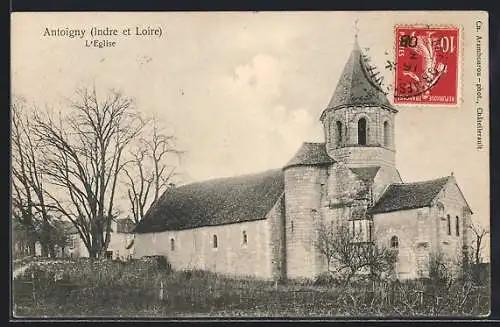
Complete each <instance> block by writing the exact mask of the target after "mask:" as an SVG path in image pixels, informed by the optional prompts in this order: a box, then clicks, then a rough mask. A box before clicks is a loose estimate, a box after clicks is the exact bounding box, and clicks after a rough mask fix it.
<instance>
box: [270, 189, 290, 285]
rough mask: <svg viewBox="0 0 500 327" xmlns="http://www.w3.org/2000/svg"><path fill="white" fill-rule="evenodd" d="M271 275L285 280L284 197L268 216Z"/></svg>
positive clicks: (276, 278)
mask: <svg viewBox="0 0 500 327" xmlns="http://www.w3.org/2000/svg"><path fill="white" fill-rule="evenodd" d="M268 222H269V231H270V238H269V247H270V249H271V273H272V276H273V279H275V280H284V279H286V243H285V196H284V195H283V196H282V197H281V198H280V199H279V200H278V201H277V202H276V204H275V205H274V207H273V209H271V211H270V212H269V214H268Z"/></svg>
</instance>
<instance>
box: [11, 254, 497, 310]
mask: <svg viewBox="0 0 500 327" xmlns="http://www.w3.org/2000/svg"><path fill="white" fill-rule="evenodd" d="M13 302H14V304H15V305H14V315H15V317H71V318H76V317H87V318H88V317H126V318H132V317H168V318H175V317H182V318H188V317H241V318H253V317H278V318H280V317H285V318H287V317H290V318H293V317H316V318H330V317H415V316H448V317H452V316H453V317H457V316H462V317H463V316H476V317H477V316H485V315H487V314H488V313H489V306H490V305H489V303H490V299H489V287H487V286H481V285H475V284H473V283H469V282H468V283H453V284H449V285H446V287H444V288H440V289H439V290H437V289H436V288H433V289H432V290H431V289H430V288H429V287H428V286H423V285H422V284H419V283H415V282H405V283H400V282H396V283H390V284H387V283H385V284H377V286H376V287H375V286H374V284H373V283H372V284H370V285H368V284H366V283H362V282H360V281H359V282H356V283H355V284H352V285H349V286H348V287H345V286H344V285H337V284H332V283H325V282H320V281H319V280H317V281H306V280H305V281H290V282H287V283H286V284H278V283H275V282H270V281H269V282H268V281H260V280H256V279H250V278H248V279H234V278H230V277H226V276H221V275H217V274H213V273H209V272H205V271H171V270H170V268H169V266H168V264H167V263H166V262H158V261H157V260H152V259H149V260H133V261H130V262H118V261H104V260H99V261H90V260H88V259H79V260H73V261H70V260H58V261H53V260H52V261H34V262H31V263H30V264H29V266H28V267H27V268H25V269H23V271H22V273H21V274H19V276H17V277H16V278H15V280H14V284H13Z"/></svg>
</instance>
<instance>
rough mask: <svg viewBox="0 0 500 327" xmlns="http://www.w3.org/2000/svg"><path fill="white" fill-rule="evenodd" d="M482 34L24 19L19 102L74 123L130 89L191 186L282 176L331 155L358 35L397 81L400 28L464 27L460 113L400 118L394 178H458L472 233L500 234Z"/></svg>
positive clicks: (242, 22) (388, 20) (16, 41)
mask: <svg viewBox="0 0 500 327" xmlns="http://www.w3.org/2000/svg"><path fill="white" fill-rule="evenodd" d="M356 20H358V22H357V27H355V21H356ZM474 21H475V17H472V16H467V13H454V14H450V13H447V14H444V15H443V14H439V13H411V12H409V13H399V14H396V13H393V14H387V13H385V14H381V13H377V12H373V13H368V12H366V13H355V12H337V13H335V12H275V13H263V12H259V13H251V12H247V13H14V14H13V15H12V24H13V25H12V32H11V33H12V47H11V54H12V57H11V58H12V61H11V75H12V92H13V93H14V94H16V95H22V96H24V97H26V98H28V99H29V100H30V101H33V102H35V103H37V104H38V105H48V106H51V107H54V108H58V109H60V110H62V111H64V110H68V106H67V104H66V102H65V100H64V98H65V97H68V96H71V95H72V94H73V92H74V90H75V89H76V88H77V87H78V86H80V85H89V84H91V83H95V85H96V87H97V88H98V90H102V92H105V91H106V90H107V89H109V88H118V89H120V90H122V91H123V92H124V94H126V95H127V96H131V97H134V98H135V99H136V104H137V108H138V109H139V110H140V111H141V112H144V114H146V115H153V114H155V115H157V116H158V117H159V118H160V119H161V120H162V122H163V123H164V124H165V125H166V126H168V128H169V129H170V130H171V131H173V133H174V134H175V135H176V137H177V138H178V145H179V147H180V148H181V149H182V150H185V151H186V153H185V154H184V155H183V158H182V176H183V178H184V182H192V181H200V180H205V179H210V178H215V177H222V176H234V175H240V174H245V173H252V172H259V171H263V170H267V169H271V168H279V167H282V166H283V165H284V164H285V163H286V162H287V161H288V160H289V159H290V158H291V157H292V156H293V155H294V153H295V152H296V151H297V150H298V148H299V147H300V145H301V144H302V142H305V141H314V142H322V141H324V139H323V138H324V136H323V130H322V125H321V123H320V121H319V117H320V114H321V112H322V110H323V109H324V108H325V106H326V105H327V104H328V101H329V100H330V97H331V95H332V94H333V91H334V89H335V86H336V83H337V81H338V78H339V77H340V74H341V72H342V69H343V67H344V64H345V63H346V61H347V59H348V57H349V54H350V52H351V50H352V47H353V43H354V34H355V31H358V35H359V36H358V38H359V44H360V46H361V48H362V50H363V51H364V52H365V53H367V54H368V55H369V56H370V57H371V58H372V61H373V62H374V64H375V65H376V66H378V68H379V70H380V71H381V73H382V74H384V76H385V77H386V78H385V80H386V81H391V80H392V79H393V76H392V72H391V71H389V70H387V69H385V68H384V66H385V63H386V60H393V57H394V46H395V42H394V25H395V24H402V23H404V24H410V23H411V22H415V23H422V24H425V23H433V24H434V23H439V24H457V25H460V26H461V27H462V39H461V41H462V66H461V67H460V68H459V69H460V81H461V83H460V85H461V86H460V90H459V92H460V93H461V101H460V103H459V104H458V105H457V106H455V107H436V106H432V107H431V106H401V105H399V106H397V108H398V109H399V113H398V114H397V117H396V126H395V130H396V132H395V133H396V136H395V137H396V164H397V167H398V170H399V172H400V174H401V176H402V178H403V180H404V181H405V182H412V181H420V180H426V179H432V178H437V177H442V176H448V175H450V174H451V172H453V173H454V176H455V178H456V180H457V182H458V184H459V186H460V188H461V189H462V191H463V193H464V195H465V197H466V198H467V201H468V202H469V204H470V206H471V207H472V210H473V212H474V215H473V217H474V219H476V220H477V221H479V222H480V223H481V224H482V225H484V226H488V223H489V154H488V152H489V150H488V146H489V144H488V139H487V137H488V136H487V128H488V126H487V125H485V131H484V133H485V139H484V141H485V142H484V143H485V147H484V148H483V149H482V150H477V149H476V143H475V142H476V134H475V133H476V112H475V109H474V106H473V104H472V102H473V99H472V96H473V92H474V87H475V86H474V84H473V82H472V74H473V72H474V64H473V63H474V60H475V58H474V51H475V43H474V40H473V37H474V35H473V32H474V31H473V30H472V26H473V24H474ZM485 25H487V24H485ZM94 26H97V27H100V28H105V27H109V28H116V29H117V30H118V31H121V30H123V29H125V28H128V27H130V28H131V30H132V32H134V31H135V28H136V27H139V28H141V29H142V28H147V27H151V28H161V31H162V35H161V36H137V35H132V36H123V35H121V36H110V37H107V38H106V37H103V38H101V37H97V39H99V40H101V39H104V38H106V39H107V40H109V41H116V42H117V44H116V46H115V47H110V48H102V49H99V48H92V47H86V46H85V44H86V41H87V40H88V41H90V40H92V38H91V37H89V36H88V34H89V32H90V30H91V28H92V27H94ZM45 28H49V29H55V28H61V29H65V28H69V29H85V30H86V35H85V37H84V38H69V37H62V36H61V37H57V36H44V35H43V34H44V31H45ZM486 55H487V54H484V55H483V58H484V60H485V61H484V62H485V63H486ZM485 98H487V96H485ZM389 99H390V100H391V101H392V99H391V98H389ZM485 115H486V121H485V124H486V123H487V112H485Z"/></svg>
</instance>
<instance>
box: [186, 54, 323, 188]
mask: <svg viewBox="0 0 500 327" xmlns="http://www.w3.org/2000/svg"><path fill="white" fill-rule="evenodd" d="M285 70H286V67H283V64H282V63H281V62H280V61H279V60H278V59H277V58H275V57H273V56H271V55H269V54H265V53H260V54H257V55H255V56H254V57H253V58H252V59H251V60H250V61H249V62H248V63H245V64H242V65H239V66H237V67H235V68H234V70H233V73H232V74H229V75H226V76H221V77H217V78H215V79H214V80H213V81H211V83H210V85H211V92H210V94H209V96H208V97H207V102H206V104H205V105H206V106H207V108H210V110H197V111H196V112H197V114H196V117H193V118H192V121H191V122H192V124H191V127H190V129H192V131H193V132H194V133H195V135H192V137H191V140H192V142H190V143H191V144H190V145H189V146H190V148H191V150H190V152H191V154H190V156H189V159H188V160H187V162H186V164H187V165H188V168H187V169H188V174H189V175H190V176H192V177H193V178H194V179H203V178H207V177H216V176H230V175H238V174H242V173H249V172H255V171H260V170H266V169H270V168H276V167H281V166H282V165H284V164H285V163H286V162H287V160H289V159H290V158H291V156H293V154H294V152H295V151H297V149H298V147H299V146H300V144H301V143H302V142H303V141H305V140H308V139H311V138H314V137H315V136H316V137H317V135H318V134H319V133H318V131H317V129H318V126H319V123H318V122H317V121H316V119H315V118H314V117H313V116H312V115H311V114H310V113H309V112H308V111H307V110H305V109H304V108H294V107H291V106H285V105H282V104H279V103H277V102H279V99H280V97H281V95H282V79H283V73H284V71H285ZM214 115H215V116H216V117H218V119H215V120H214V119H211V117H213V116H214ZM208 121H210V124H206V122H208ZM249 152H250V153H253V155H249ZM200 162H205V163H206V164H205V165H203V167H200V166H201V165H200Z"/></svg>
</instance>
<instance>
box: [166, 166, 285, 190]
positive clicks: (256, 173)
mask: <svg viewBox="0 0 500 327" xmlns="http://www.w3.org/2000/svg"><path fill="white" fill-rule="evenodd" d="M281 170H282V168H271V169H267V170H263V171H259V172H253V173H245V174H241V175H234V176H224V177H214V178H210V179H204V180H201V181H195V182H191V183H188V184H183V185H179V186H178V187H174V188H172V190H174V189H179V188H181V187H185V186H191V185H199V184H204V183H209V182H216V181H227V180H230V179H235V178H245V177H251V176H258V175H264V174H267V173H269V174H270V173H272V172H278V171H281ZM167 191H168V189H167Z"/></svg>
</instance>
